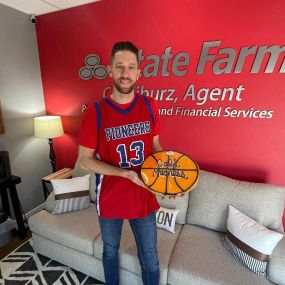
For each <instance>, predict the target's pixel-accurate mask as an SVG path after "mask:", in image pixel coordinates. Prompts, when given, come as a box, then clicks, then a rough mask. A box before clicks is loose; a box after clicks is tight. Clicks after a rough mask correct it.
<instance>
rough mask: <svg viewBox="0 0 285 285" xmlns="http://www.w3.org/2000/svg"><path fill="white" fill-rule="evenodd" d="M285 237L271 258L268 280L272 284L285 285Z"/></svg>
mask: <svg viewBox="0 0 285 285" xmlns="http://www.w3.org/2000/svg"><path fill="white" fill-rule="evenodd" d="M284 268H285V237H283V239H281V240H280V242H279V243H278V244H277V246H276V247H275V249H274V251H273V253H272V254H271V256H270V258H269V263H268V267H267V269H268V270H267V271H268V278H269V280H270V281H271V282H274V283H276V284H279V285H285V270H284Z"/></svg>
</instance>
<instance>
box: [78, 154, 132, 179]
mask: <svg viewBox="0 0 285 285" xmlns="http://www.w3.org/2000/svg"><path fill="white" fill-rule="evenodd" d="M79 165H80V167H81V168H83V169H86V170H91V171H94V172H96V173H98V174H103V175H113V176H120V177H125V178H127V175H128V170H127V169H123V168H119V167H116V166H113V165H111V164H108V163H106V162H104V161H101V160H97V159H96V158H93V157H81V158H80V157H79Z"/></svg>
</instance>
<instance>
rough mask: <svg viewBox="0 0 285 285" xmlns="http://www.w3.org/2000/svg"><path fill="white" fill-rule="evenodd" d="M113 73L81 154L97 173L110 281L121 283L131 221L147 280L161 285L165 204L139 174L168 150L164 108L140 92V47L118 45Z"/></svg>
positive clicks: (86, 123)
mask: <svg viewBox="0 0 285 285" xmlns="http://www.w3.org/2000/svg"><path fill="white" fill-rule="evenodd" d="M108 71H109V76H110V77H111V78H112V80H113V93H112V94H111V95H110V96H108V97H106V98H104V99H102V100H101V101H99V102H96V103H95V104H91V105H90V106H89V107H88V108H87V110H86V113H85V116H84V119H83V122H82V127H81V130H80V135H79V157H78V159H79V164H80V166H81V167H82V168H85V169H88V170H92V171H94V172H95V173H96V174H97V179H96V180H97V181H98V184H97V190H96V191H97V203H96V205H97V212H98V216H99V222H100V227H101V233H102V239H103V242H104V250H103V266H104V273H105V279H106V283H107V284H110V285H111V284H112V285H117V284H119V265H118V249H119V245H120V239H121V232H122V225H123V221H124V219H128V220H129V223H130V225H131V228H132V231H133V233H134V236H135V240H136V244H137V248H138V258H139V261H140V265H141V268H142V279H143V284H144V285H158V284H159V262H158V257H157V248H156V242H157V230H156V215H155V211H156V210H158V209H159V205H158V203H157V201H156V197H155V195H153V194H152V193H151V192H150V191H148V190H147V189H145V188H144V185H143V183H142V181H141V180H140V178H139V175H138V172H139V167H140V165H141V164H142V163H143V161H144V159H145V157H146V156H148V155H149V154H151V153H152V152H155V151H160V150H162V147H161V146H160V143H159V135H158V134H159V129H160V124H159V115H158V108H157V105H156V103H155V100H154V99H152V98H148V97H145V96H142V95H138V94H135V92H134V88H135V86H136V81H137V80H138V78H139V76H140V69H139V58H138V48H137V47H136V46H134V45H133V44H132V43H130V42H118V43H116V44H115V45H114V46H113V49H112V53H111V64H110V66H108ZM94 155H96V158H95V156H94ZM98 174H100V176H98Z"/></svg>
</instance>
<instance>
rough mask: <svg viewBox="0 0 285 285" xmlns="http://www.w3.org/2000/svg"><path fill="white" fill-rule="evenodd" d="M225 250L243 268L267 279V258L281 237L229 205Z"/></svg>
mask: <svg viewBox="0 0 285 285" xmlns="http://www.w3.org/2000/svg"><path fill="white" fill-rule="evenodd" d="M227 230H228V232H227V235H226V238H225V241H224V246H225V247H226V249H227V250H228V251H229V252H230V253H231V254H232V255H233V256H234V257H235V258H236V259H237V260H239V261H240V262H241V263H242V264H243V265H244V266H246V267H247V268H249V269H250V270H252V271H253V272H255V273H256V274H258V275H261V276H265V277H267V273H266V267H267V263H268V259H269V256H270V255H271V253H272V252H273V250H274V248H275V247H276V245H277V243H278V242H279V241H280V240H281V239H282V237H283V235H282V234H280V233H278V232H274V231H271V230H269V229H267V228H265V227H264V226H263V225H261V224H260V223H258V222H256V221H254V220H253V219H251V218H249V217H248V216H246V215H245V214H243V213H241V212H240V211H239V210H237V209H236V208H234V207H233V206H231V205H229V213H228V220H227Z"/></svg>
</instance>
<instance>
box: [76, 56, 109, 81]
mask: <svg viewBox="0 0 285 285" xmlns="http://www.w3.org/2000/svg"><path fill="white" fill-rule="evenodd" d="M85 64H86V65H85V66H83V67H81V68H80V69H79V76H80V78H81V79H83V80H89V79H92V78H93V77H95V78H97V79H104V78H106V77H107V76H108V70H107V68H106V66H104V65H102V64H100V57H99V56H98V55H97V54H95V53H93V54H89V55H87V56H86V57H85Z"/></svg>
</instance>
